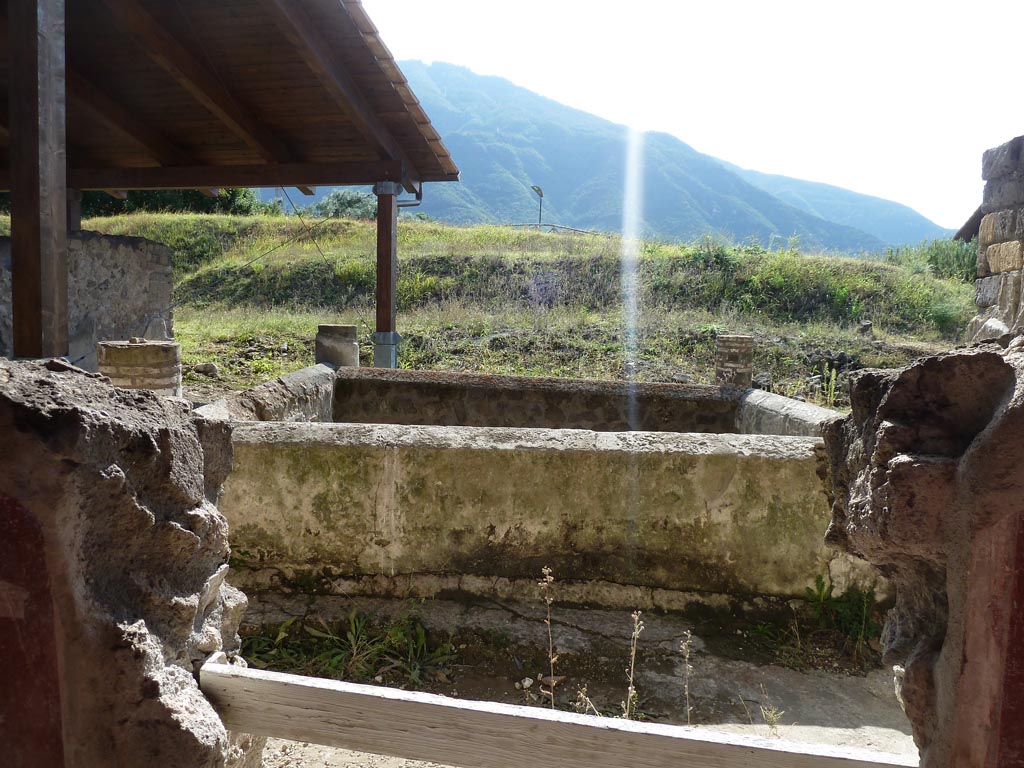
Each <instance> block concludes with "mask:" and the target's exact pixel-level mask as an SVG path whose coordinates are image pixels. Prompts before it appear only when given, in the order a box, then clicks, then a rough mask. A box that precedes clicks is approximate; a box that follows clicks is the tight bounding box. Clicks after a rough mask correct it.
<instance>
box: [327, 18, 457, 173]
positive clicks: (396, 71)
mask: <svg viewBox="0 0 1024 768" xmlns="http://www.w3.org/2000/svg"><path fill="white" fill-rule="evenodd" d="M341 4H342V6H343V7H344V8H345V10H346V11H348V14H349V16H350V17H351V19H352V22H353V24H354V25H355V27H356V29H358V30H359V33H360V34H361V35H362V36H363V38H364V40H366V39H367V38H369V40H372V41H373V43H374V44H376V45H377V46H379V47H380V48H381V50H382V51H383V52H384V54H385V56H384V57H383V59H382V58H377V64H378V66H380V68H381V69H382V70H383V71H384V74H385V75H386V76H387V77H388V78H389V79H390V80H392V86H393V87H394V88H395V92H396V93H397V94H398V95H399V98H401V99H402V102H403V103H404V104H405V107H406V109H407V110H408V112H409V115H410V117H412V118H413V122H415V123H416V128H417V130H419V132H420V134H421V135H422V136H423V139H424V141H425V142H426V143H427V145H428V146H429V147H430V151H431V152H433V154H434V156H435V157H436V158H437V162H438V164H439V165H440V166H441V167H442V168H444V170H445V174H444V176H443V177H435V178H427V177H425V176H424V177H423V179H422V180H423V181H458V180H459V174H460V171H459V168H458V166H456V165H455V161H454V160H452V157H451V153H450V152H449V151H448V148H447V147H446V146H445V144H444V141H442V140H441V138H440V134H439V133H438V132H437V130H436V129H435V128H434V127H433V123H432V122H431V120H430V117H429V116H428V115H427V113H426V111H425V110H424V109H423V106H422V105H421V104H420V102H419V99H417V98H416V95H415V94H414V93H413V90H412V86H411V85H410V84H409V81H408V79H406V77H405V73H403V72H402V68H401V67H399V66H398V62H396V61H395V57H394V55H393V54H392V53H391V50H390V49H389V48H388V47H387V45H386V44H385V43H384V41H383V40H382V39H381V36H380V30H378V29H377V26H376V25H375V24H374V23H373V20H372V19H371V18H370V17H369V15H368V14H367V13H366V9H365V8H363V3H362V0H341ZM367 45H368V47H372V46H370V45H369V42H368V43H367ZM388 70H392V71H391V72H389V71H388ZM427 128H429V131H428V130H426V129H427Z"/></svg>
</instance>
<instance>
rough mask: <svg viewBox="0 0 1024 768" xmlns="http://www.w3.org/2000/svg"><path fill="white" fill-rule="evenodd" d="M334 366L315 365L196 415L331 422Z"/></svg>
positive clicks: (218, 417) (286, 375)
mask: <svg viewBox="0 0 1024 768" xmlns="http://www.w3.org/2000/svg"><path fill="white" fill-rule="evenodd" d="M334 371H335V368H334V366H333V365H326V364H322V363H321V364H318V365H313V366H310V367H309V368H303V369H302V370H300V371H295V372H294V373H288V374H285V375H284V376H280V377H278V378H276V379H274V380H273V381H268V382H267V383H266V384H261V385H260V386H258V387H253V388H252V389H248V390H246V391H245V392H241V393H239V394H237V395H232V396H231V397H227V398H224V399H221V400H217V401H216V402H213V403H210V404H209V405H205V406H203V407H202V408H198V409H197V410H196V413H197V414H198V415H200V416H204V417H207V418H211V419H223V420H227V421H325V422H329V421H331V417H332V411H333V408H334Z"/></svg>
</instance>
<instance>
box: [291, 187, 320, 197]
mask: <svg viewBox="0 0 1024 768" xmlns="http://www.w3.org/2000/svg"><path fill="white" fill-rule="evenodd" d="M296 189H298V190H299V192H301V193H302V194H304V195H305V196H306V197H312V196H313V195H315V194H316V189H315V188H314V187H307V186H306V185H305V184H300V185H299V186H298V187H296Z"/></svg>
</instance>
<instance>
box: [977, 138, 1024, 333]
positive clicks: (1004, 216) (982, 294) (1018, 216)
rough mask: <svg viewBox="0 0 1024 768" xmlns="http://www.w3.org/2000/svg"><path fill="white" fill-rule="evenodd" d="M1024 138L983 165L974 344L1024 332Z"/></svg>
mask: <svg viewBox="0 0 1024 768" xmlns="http://www.w3.org/2000/svg"><path fill="white" fill-rule="evenodd" d="M1022 146H1024V136H1018V137H1017V138H1015V139H1013V140H1011V141H1008V142H1007V143H1006V144H1003V145H1002V146H999V147H996V148H995V149H990V150H988V151H987V152H986V153H985V154H984V157H983V159H982V178H984V179H985V196H984V200H983V203H982V211H983V213H984V214H985V216H984V218H983V219H982V220H981V228H980V230H979V232H978V280H977V282H976V283H975V289H976V290H975V303H976V304H977V306H978V315H977V316H976V317H975V318H974V319H973V320H971V322H970V324H969V325H968V328H967V337H968V339H969V340H971V341H982V340H986V339H996V338H999V337H1000V336H1002V335H1003V334H1005V333H1008V332H1010V331H1016V330H1019V329H1020V328H1022V327H1024V314H1022V311H1024V307H1022V306H1021V279H1022V276H1024V271H1022V267H1024V158H1022V153H1021V149H1022Z"/></svg>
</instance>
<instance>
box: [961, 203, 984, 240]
mask: <svg viewBox="0 0 1024 768" xmlns="http://www.w3.org/2000/svg"><path fill="white" fill-rule="evenodd" d="M983 218H985V209H984V207H983V206H980V205H979V206H978V210H976V211H975V212H974V213H973V214H972V215H971V218H969V219H968V220H967V221H966V222H964V225H963V226H962V227H960V229H959V230H957V233H956V234H955V235H953V239H954V240H963V241H964V242H965V243H969V242H970V241H971V240H973V239H974V238H976V237H977V236H978V233H979V232H980V231H981V220H982V219H983Z"/></svg>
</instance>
